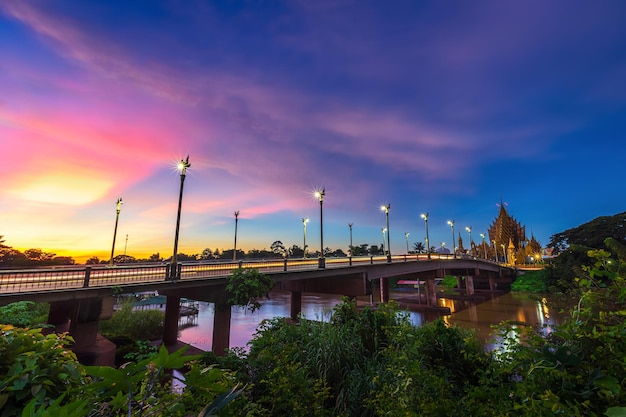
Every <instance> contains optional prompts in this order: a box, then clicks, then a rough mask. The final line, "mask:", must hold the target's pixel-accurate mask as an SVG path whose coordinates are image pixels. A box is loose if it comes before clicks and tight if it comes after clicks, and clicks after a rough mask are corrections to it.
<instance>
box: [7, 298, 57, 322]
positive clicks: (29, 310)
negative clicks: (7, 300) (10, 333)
mask: <svg viewBox="0 0 626 417" xmlns="http://www.w3.org/2000/svg"><path fill="white" fill-rule="evenodd" d="M49 309H50V306H49V305H48V304H47V303H34V302H32V301H18V302H15V303H11V304H8V305H6V306H2V307H0V317H2V323H3V324H11V325H13V326H16V327H34V326H37V327H40V326H41V325H42V323H45V322H46V320H47V319H48V310H49Z"/></svg>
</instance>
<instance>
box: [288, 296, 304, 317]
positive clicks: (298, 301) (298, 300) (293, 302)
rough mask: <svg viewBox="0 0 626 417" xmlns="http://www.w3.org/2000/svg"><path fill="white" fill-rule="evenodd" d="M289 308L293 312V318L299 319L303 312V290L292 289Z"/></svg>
mask: <svg viewBox="0 0 626 417" xmlns="http://www.w3.org/2000/svg"><path fill="white" fill-rule="evenodd" d="M289 301H290V302H289V309H290V312H291V320H294V321H296V320H298V316H299V315H300V313H301V312H302V291H290V300H289Z"/></svg>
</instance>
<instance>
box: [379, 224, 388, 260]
mask: <svg viewBox="0 0 626 417" xmlns="http://www.w3.org/2000/svg"><path fill="white" fill-rule="evenodd" d="M380 233H382V234H383V255H384V254H385V253H386V252H385V233H387V228H386V227H381V228H380Z"/></svg>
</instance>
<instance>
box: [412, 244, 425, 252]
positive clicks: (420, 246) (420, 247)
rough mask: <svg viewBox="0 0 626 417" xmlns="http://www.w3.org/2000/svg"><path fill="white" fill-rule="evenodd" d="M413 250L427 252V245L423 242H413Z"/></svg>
mask: <svg viewBox="0 0 626 417" xmlns="http://www.w3.org/2000/svg"><path fill="white" fill-rule="evenodd" d="M413 250H414V251H415V253H426V245H424V243H422V242H415V243H413Z"/></svg>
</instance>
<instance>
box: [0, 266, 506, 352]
mask: <svg viewBox="0 0 626 417" xmlns="http://www.w3.org/2000/svg"><path fill="white" fill-rule="evenodd" d="M324 260H325V262H323V263H322V262H319V260H318V259H317V258H312V259H307V258H304V259H303V258H297V259H289V258H287V259H283V260H281V259H278V260H275V259H273V260H253V261H247V260H246V261H238V262H236V261H234V262H216V261H209V262H207V261H204V262H193V263H178V264H176V265H175V267H173V266H172V264H169V263H168V264H165V263H159V264H142V265H137V264H134V265H128V266H127V265H120V266H113V267H110V266H105V265H94V266H80V267H74V266H73V267H56V268H48V269H31V270H0V305H6V304H9V303H11V302H15V301H24V300H30V301H36V302H48V303H50V313H49V316H48V323H49V324H52V325H54V326H55V328H56V331H59V332H62V331H69V332H70V334H71V335H72V336H73V338H74V340H75V344H74V346H73V350H74V351H75V352H76V354H77V356H79V359H81V361H83V362H85V363H88V364H110V363H111V361H112V359H111V358H112V356H111V355H114V352H115V346H114V345H113V344H112V343H110V342H108V341H107V340H106V339H103V338H101V337H99V335H98V334H97V329H98V322H99V320H105V319H108V318H110V316H111V314H112V313H113V304H114V298H113V296H114V295H116V294H121V293H137V292H147V291H158V293H159V294H161V295H165V296H166V297H167V298H166V308H165V319H164V334H163V343H164V344H165V345H166V346H173V345H175V344H176V343H177V335H178V318H179V312H180V299H181V298H183V297H184V298H189V299H193V300H198V301H207V302H211V303H214V304H215V316H214V326H213V329H214V330H213V351H214V352H215V353H216V354H223V352H225V350H226V349H228V347H229V340H230V319H231V314H230V312H231V309H230V305H228V303H227V299H228V295H227V294H226V290H225V288H226V284H227V283H228V277H229V276H230V275H231V273H232V271H233V270H234V269H237V268H255V269H257V270H259V271H260V272H262V273H264V274H267V275H269V276H270V277H271V278H272V279H273V280H274V281H275V283H276V284H275V285H276V287H278V288H280V289H282V290H287V291H290V294H291V306H290V307H291V308H290V312H291V316H292V318H294V319H295V318H297V316H298V315H299V314H300V309H301V305H302V304H301V297H302V293H325V294H340V295H345V296H349V297H357V296H363V295H371V294H372V289H373V285H372V283H373V282H377V283H379V291H380V299H381V302H387V301H389V284H388V280H389V279H404V280H415V279H417V280H419V281H424V282H425V292H424V293H425V296H426V302H427V305H428V306H432V307H434V306H436V305H437V294H436V285H435V280H436V279H437V278H443V277H445V276H446V275H453V276H456V277H457V280H458V286H459V288H463V287H464V288H465V290H466V293H467V294H468V295H471V294H474V291H475V289H476V288H477V287H482V288H485V289H489V290H491V291H494V290H496V289H497V288H502V287H503V286H506V285H508V284H510V282H512V280H513V278H514V276H515V273H516V271H515V270H514V269H512V268H510V267H507V266H506V265H501V264H498V263H495V262H492V261H488V260H485V259H479V258H473V257H467V256H461V257H453V256H452V255H440V254H431V255H430V257H428V256H427V255H423V254H420V255H399V256H398V255H397V256H393V257H391V258H388V257H386V256H369V257H349V258H325V259H324ZM107 342H108V343H107Z"/></svg>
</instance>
